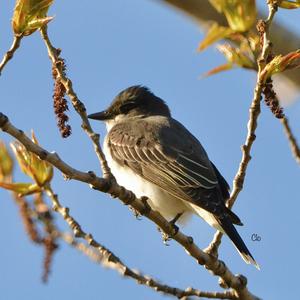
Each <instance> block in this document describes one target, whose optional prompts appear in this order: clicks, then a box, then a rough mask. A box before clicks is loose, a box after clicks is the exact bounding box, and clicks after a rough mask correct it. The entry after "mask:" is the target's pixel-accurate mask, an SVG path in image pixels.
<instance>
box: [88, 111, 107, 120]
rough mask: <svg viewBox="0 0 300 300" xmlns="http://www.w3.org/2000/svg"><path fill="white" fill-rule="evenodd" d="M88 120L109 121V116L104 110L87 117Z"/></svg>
mask: <svg viewBox="0 0 300 300" xmlns="http://www.w3.org/2000/svg"><path fill="white" fill-rule="evenodd" d="M88 118H89V119H93V120H100V121H104V120H108V119H110V115H109V113H108V112H107V111H106V110H104V111H101V112H97V113H95V114H91V115H88Z"/></svg>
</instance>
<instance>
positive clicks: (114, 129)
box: [88, 85, 259, 268]
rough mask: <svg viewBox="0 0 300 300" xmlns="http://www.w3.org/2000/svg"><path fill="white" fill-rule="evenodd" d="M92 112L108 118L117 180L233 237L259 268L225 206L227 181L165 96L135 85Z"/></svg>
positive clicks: (161, 208) (176, 216) (176, 214)
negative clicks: (174, 115) (172, 109)
mask: <svg viewBox="0 0 300 300" xmlns="http://www.w3.org/2000/svg"><path fill="white" fill-rule="evenodd" d="M88 118H90V119H93V120H100V121H104V122H105V124H106V129H107V135H106V136H105V138H104V143H103V152H104V154H105V157H106V160H107V163H108V166H109V167H110V169H111V172H112V174H113V175H114V177H115V179H116V181H117V183H118V184H119V185H121V186H123V187H125V188H126V189H128V190H130V191H132V192H134V193H135V195H136V196H137V197H147V198H148V203H149V205H150V207H151V208H152V209H154V210H156V211H158V212H159V213H160V214H161V215H162V216H163V217H164V218H166V219H167V220H168V221H169V222H173V223H174V224H175V222H178V223H180V224H184V223H185V222H187V220H188V219H189V218H190V217H191V216H192V215H193V214H196V215H198V216H200V217H201V218H202V219H204V221H206V222H207V223H208V224H209V225H210V226H212V227H214V228H215V229H217V230H219V231H221V232H222V233H225V234H226V235H227V236H228V237H229V239H230V240H231V241H232V243H233V245H234V246H235V248H236V249H237V251H238V252H239V254H240V255H241V257H242V258H243V260H244V261H245V262H246V263H247V264H253V265H254V266H256V267H257V268H259V266H258V264H257V262H256V261H255V259H254V258H253V256H252V254H251V253H250V251H249V250H248V248H247V246H246V245H245V243H244V241H243V240H242V238H241V236H240V235H239V233H238V232H237V230H236V228H235V227H234V225H243V224H242V222H241V220H240V218H239V217H238V216H237V215H236V214H235V213H234V212H232V211H231V210H230V209H229V208H227V206H226V200H227V199H228V198H229V197H230V194H229V192H230V187H229V185H228V183H227V182H226V180H225V179H224V177H223V176H222V175H221V173H220V172H219V171H218V169H217V168H216V166H215V165H214V164H213V163H212V162H211V161H210V159H209V158H208V155H207V153H206V151H205V149H204V148H203V146H202V145H201V143H200V142H199V141H198V139H197V138H196V137H195V136H194V135H192V134H191V133H190V132H189V131H188V129H186V128H185V127H184V126H183V125H182V124H181V123H180V122H178V121H177V120H175V119H174V118H172V116H171V112H170V109H169V107H168V105H167V104H166V102H165V101H164V100H162V99H161V98H159V97H157V96H156V95H155V94H154V93H152V92H151V91H150V89H149V88H147V87H145V86H142V85H135V86H131V87H128V88H126V89H125V90H123V91H121V92H120V93H119V94H118V95H117V96H116V97H115V98H114V100H113V101H112V102H111V104H110V105H109V107H108V108H107V109H105V110H104V111H101V112H97V113H93V114H90V115H88Z"/></svg>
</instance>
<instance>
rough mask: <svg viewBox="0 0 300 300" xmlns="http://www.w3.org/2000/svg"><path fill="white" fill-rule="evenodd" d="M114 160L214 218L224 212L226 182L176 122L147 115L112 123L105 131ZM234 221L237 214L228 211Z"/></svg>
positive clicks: (195, 140)
mask: <svg viewBox="0 0 300 300" xmlns="http://www.w3.org/2000/svg"><path fill="white" fill-rule="evenodd" d="M107 141H108V146H109V147H110V149H111V155H112V157H113V159H114V160H116V161H117V162H119V163H121V164H125V165H127V166H128V167H129V168H131V169H132V170H134V171H135V172H136V173H138V174H139V175H140V176H142V177H143V178H144V179H146V180H148V181H150V182H152V183H154V184H156V185H158V186H159V187H160V188H162V189H163V190H165V191H166V192H168V193H169V194H171V195H173V196H174V197H177V198H179V199H181V200H184V201H188V202H190V203H193V204H195V205H197V206H199V207H201V208H203V209H205V210H207V211H209V212H210V213H213V214H214V215H215V216H216V217H218V216H222V215H223V214H224V212H227V211H229V210H227V208H226V206H225V204H224V199H225V196H226V191H227V195H228V184H227V183H226V181H225V179H224V178H223V177H222V176H221V174H220V173H219V172H218V171H217V169H216V168H215V166H214V165H213V164H212V163H211V162H210V160H209V159H208V157H207V154H206V152H205V150H204V149H203V147H202V146H201V144H200V143H199V141H198V140H197V139H196V138H195V137H194V136H193V135H192V134H191V133H190V132H189V131H188V130H187V129H185V127H183V126H182V125H181V124H180V123H179V122H177V121H175V120H173V119H169V118H164V117H148V118H145V119H139V120H136V121H135V122H133V121H132V122H128V123H121V124H118V125H116V126H114V127H113V128H112V129H111V130H110V132H109V134H108V140H107ZM228 214H229V216H231V215H233V216H231V219H232V221H233V222H234V223H240V220H239V219H238V217H236V216H235V215H234V214H233V213H231V212H229V213H228Z"/></svg>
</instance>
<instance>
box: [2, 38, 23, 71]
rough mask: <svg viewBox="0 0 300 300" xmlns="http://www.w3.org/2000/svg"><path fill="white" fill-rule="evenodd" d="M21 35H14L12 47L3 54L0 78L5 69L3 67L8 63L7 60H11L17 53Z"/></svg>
mask: <svg viewBox="0 0 300 300" xmlns="http://www.w3.org/2000/svg"><path fill="white" fill-rule="evenodd" d="M22 37H23V36H22V35H15V36H14V39H13V42H12V45H11V47H10V49H9V50H8V51H7V52H6V53H5V54H4V56H3V58H2V61H1V63H0V76H1V74H2V70H3V68H4V67H5V65H6V64H7V63H8V61H9V60H11V59H12V58H13V56H14V54H15V52H16V51H17V49H18V48H19V47H20V44H21V40H22Z"/></svg>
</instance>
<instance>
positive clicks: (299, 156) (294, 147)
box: [280, 117, 300, 164]
mask: <svg viewBox="0 0 300 300" xmlns="http://www.w3.org/2000/svg"><path fill="white" fill-rule="evenodd" d="M280 122H281V123H282V125H283V128H284V132H285V134H286V136H287V138H288V141H289V144H290V148H291V151H292V154H293V156H294V158H295V160H296V162H297V163H298V164H300V148H299V145H298V143H297V140H296V138H295V136H294V135H293V132H292V129H291V127H290V125H289V121H288V119H287V118H286V117H284V118H282V119H280Z"/></svg>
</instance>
